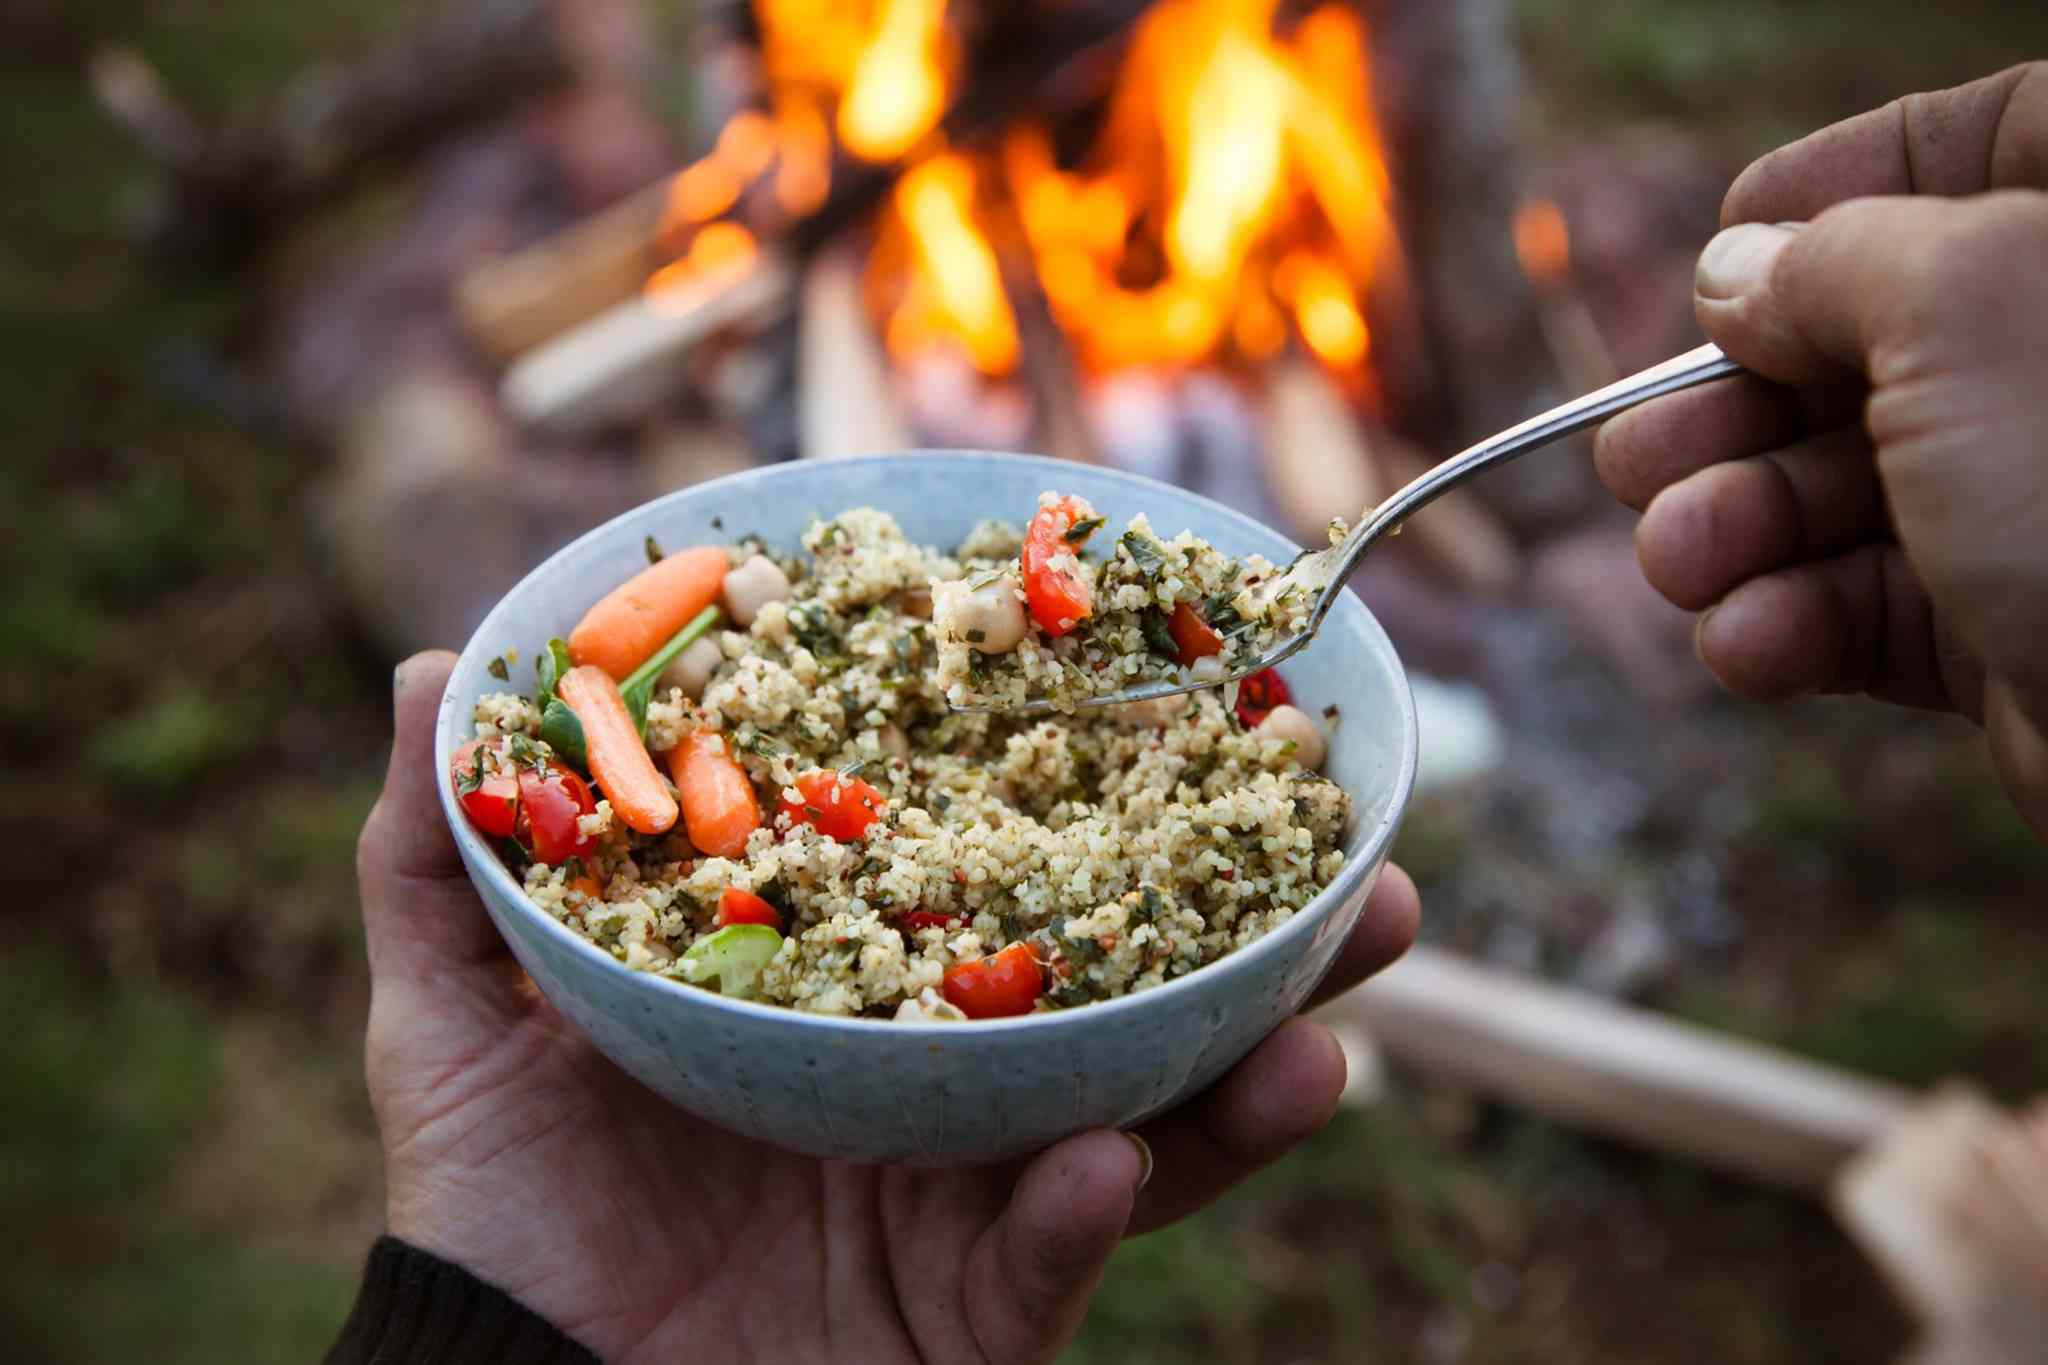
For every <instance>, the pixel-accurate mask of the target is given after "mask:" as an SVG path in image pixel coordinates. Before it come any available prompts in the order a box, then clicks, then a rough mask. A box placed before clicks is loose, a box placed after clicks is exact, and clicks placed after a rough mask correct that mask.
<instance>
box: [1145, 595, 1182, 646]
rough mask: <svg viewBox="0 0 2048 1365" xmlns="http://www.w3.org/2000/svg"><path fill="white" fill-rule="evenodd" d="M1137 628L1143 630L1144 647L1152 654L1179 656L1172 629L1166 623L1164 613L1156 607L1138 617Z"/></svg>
mask: <svg viewBox="0 0 2048 1365" xmlns="http://www.w3.org/2000/svg"><path fill="white" fill-rule="evenodd" d="M1138 628H1139V629H1140V630H1142V631H1144V632H1145V647H1146V648H1147V649H1149V650H1151V651H1152V652H1153V653H1154V654H1158V655H1161V656H1163V657H1165V658H1168V659H1178V658H1179V657H1180V646H1179V645H1178V644H1176V643H1175V642H1174V638H1173V630H1172V628H1171V627H1169V626H1168V625H1167V624H1166V613H1165V612H1163V611H1161V610H1159V609H1158V608H1157V607H1154V608H1152V609H1151V610H1150V611H1147V612H1146V613H1145V614H1144V615H1143V616H1140V617H1139V618H1138Z"/></svg>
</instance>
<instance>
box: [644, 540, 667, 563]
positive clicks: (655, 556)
mask: <svg viewBox="0 0 2048 1365" xmlns="http://www.w3.org/2000/svg"><path fill="white" fill-rule="evenodd" d="M641 548H643V549H645V550H646V551H647V562H648V563H649V564H659V563H661V561H662V560H663V558H665V556H664V555H663V553H662V549H661V543H660V542H659V541H657V540H656V539H655V538H654V537H653V536H649V537H647V542H646V544H645V545H644V546H642V547H641Z"/></svg>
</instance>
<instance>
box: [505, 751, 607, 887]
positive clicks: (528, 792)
mask: <svg viewBox="0 0 2048 1365" xmlns="http://www.w3.org/2000/svg"><path fill="white" fill-rule="evenodd" d="M596 809H597V802H596V801H595V800H593V799H592V798H591V795H590V787H589V785H588V784H587V783H585V782H584V780H583V779H582V778H580V777H578V776H577V775H576V774H575V773H573V772H571V771H570V770H569V769H567V768H565V767H563V766H562V765H561V764H559V763H549V764H548V766H547V767H546V768H544V769H543V768H522V769H520V770H519V824H518V830H517V835H518V837H519V842H520V843H522V844H524V845H526V848H527V850H528V851H529V852H530V853H532V854H533V856H534V860H535V861H536V862H543V863H547V864H549V865H551V866H552V865H555V864H559V863H565V862H567V861H569V859H571V858H583V857H588V856H589V855H590V853H591V851H592V850H593V849H595V848H596V847H597V840H596V839H594V838H592V837H591V836H590V835H588V834H585V833H584V832H583V830H582V827H581V826H579V825H578V824H577V818H578V817H579V816H584V815H588V814H590V813H591V812H592V811H594V810H596Z"/></svg>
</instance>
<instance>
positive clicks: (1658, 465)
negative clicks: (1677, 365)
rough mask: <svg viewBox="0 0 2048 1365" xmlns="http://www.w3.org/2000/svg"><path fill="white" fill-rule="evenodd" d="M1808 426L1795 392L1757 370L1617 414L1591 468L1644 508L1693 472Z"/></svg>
mask: <svg viewBox="0 0 2048 1365" xmlns="http://www.w3.org/2000/svg"><path fill="white" fill-rule="evenodd" d="M1804 429H1805V423H1804V419H1803V417H1802V415H1801V413H1800V410H1799V402H1798V400H1797V398H1795V397H1794V395H1793V391H1792V390H1790V389H1787V388H1785V387H1783V386H1782V385H1778V384H1773V383H1770V382H1769V381H1767V380H1763V379H1759V378H1757V377H1756V376H1755V375H1737V376H1735V377H1734V378H1731V379H1722V380H1718V381H1716V382H1714V383H1712V384H1703V385H1701V386H1700V387H1699V388H1696V389H1687V390H1685V391H1683V392H1680V393H1674V394H1668V395H1666V396H1665V397H1663V398H1659V399H1657V400H1655V401H1654V402H1650V403H1645V404H1643V405H1642V406H1641V407H1638V408H1632V409H1630V410H1629V411H1627V412H1625V413H1623V414H1621V416H1619V417H1616V418H1614V419H1613V420H1612V421H1610V422H1608V423H1607V424H1606V425H1604V426H1602V427H1601V428H1600V433H1599V435H1598V436H1597V437H1595V438H1594V442H1593V468H1594V470H1595V471H1596V472H1597V473H1598V474H1599V475H1600V482H1602V483H1603V484H1605V485H1606V486H1607V491H1608V492H1610V493H1612V494H1613V495H1614V496H1615V497H1616V498H1617V499H1619V500H1620V501H1621V502H1622V503H1623V504H1624V505H1626V506H1629V507H1633V508H1634V509H1635V510H1636V511H1638V512H1640V511H1642V510H1643V509H1644V508H1645V507H1648V506H1649V505H1650V499H1652V498H1654V497H1656V496H1657V494H1659V493H1660V492H1662V491H1663V490H1664V489H1666V488H1668V487H1669V486H1670V485H1672V484H1674V483H1677V482H1678V481H1679V480H1680V479H1683V478H1685V477H1686V476H1687V475H1690V474H1695V473H1698V472H1699V471H1700V470H1702V469H1705V468H1706V467H1707V466H1708V465H1711V464H1718V463H1720V462H1721V461H1722V460H1739V459H1741V458H1743V457H1744V456H1747V455H1754V454H1756V453H1758V452H1759V451H1764V450H1770V449H1773V448H1775V447H1777V446H1781V445H1784V444H1786V443H1787V442H1789V441H1792V440H1794V439H1796V438H1797V437H1798V436H1799V435H1800V434H1801V432H1802V431H1803V430H1804Z"/></svg>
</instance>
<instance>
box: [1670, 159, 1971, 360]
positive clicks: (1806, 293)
mask: <svg viewBox="0 0 2048 1365" xmlns="http://www.w3.org/2000/svg"><path fill="white" fill-rule="evenodd" d="M2002 197H2003V196H1979V197H1976V198H1972V199H1937V198H1931V197H1891V198H1867V199H1852V200H1848V201H1846V202H1844V203H1841V204H1837V205H1835V206H1834V207H1832V208H1830V209H1827V210H1826V211H1824V212H1823V213H1821V214H1820V216H1819V217H1817V218H1815V219H1814V220H1813V221H1812V222H1810V223H1804V224H1801V223H1777V224H1772V223H1743V224H1741V225H1739V226H1736V227H1731V228H1728V229H1726V230H1724V231H1722V232H1721V233H1719V234H1718V235H1717V236H1715V237H1714V239H1713V240H1712V241H1710V242H1708V243H1707V247H1706V250H1705V251H1703V252H1702V253H1701V254H1700V260H1699V268H1698V271H1697V273H1696V275H1695V279H1694V289H1693V307H1694V312H1695V313H1696V314H1697V316H1698V318H1699V323H1700V326H1701V327H1702V328H1703V329H1704V330H1705V331H1706V333H1707V335H1708V337H1710V338H1711V339H1712V340H1713V341H1714V342H1715V343H1716V344H1718V345H1719V346H1720V347H1721V349H1722V350H1724V351H1726V352H1728V354H1729V355H1730V356H1732V357H1734V358H1735V359H1736V360H1738V361H1740V362H1741V363H1742V364H1743V365H1744V366H1746V367H1748V368H1749V369H1751V370H1753V371H1755V372H1756V373H1758V374H1760V375H1762V376H1764V377H1765V378H1766V379H1772V380H1775V381H1777V382H1778V383H1780V384H1812V383H1817V382H1820V381H1823V380H1829V379H1839V378H1840V377H1842V376H1843V375H1844V374H1845V373H1854V374H1858V375H1863V376H1867V377H1868V378H1869V379H1870V380H1871V381H1872V382H1873V383H1874V384H1880V385H1881V384H1882V383H1883V382H1884V381H1885V380H1886V378H1887V377H1888V376H1887V375H1886V374H1885V373H1884V372H1883V371H1884V370H1885V368H1886V366H1887V362H1888V361H1889V362H1895V363H1896V362H1903V363H1907V364H1917V365H1923V366H1924V365H1926V364H1928V363H1930V362H1935V361H1937V359H1938V360H1939V361H1941V362H1945V366H1944V367H1951V368H1952V367H1953V364H1954V362H1955V361H1957V360H1960V359H1961V358H1962V357H1959V356H1954V355H1946V356H1939V357H1937V356H1936V355H1935V354H1933V352H1936V351H1940V350H1943V349H1946V348H1950V347H1956V346H1967V345H1968V344H1970V343H1971V341H1972V340H1973V334H1972V329H1970V328H1965V327H1954V326H1950V325H1947V324H1949V323H1951V322H1956V321H1961V320H1962V314H1963V312H1964V311H1965V310H1964V308H1963V304H1964V302H1965V300H1964V299H1963V298H1961V297H1958V295H1959V294H1971V293H1975V294H1982V293H1983V292H1984V290H1985V289H1986V288H1988V289H1990V290H1991V291H1993V292H1994V293H1995V292H1996V291H1997V290H1998V289H1999V287H2000V283H2001V281H2006V282H2009V272H2010V269H2011V262H2010V260H2006V261H2002V262H2001V261H1997V260H1986V259H1985V258H1984V256H1983V254H1982V252H1981V250H1977V249H1974V248H1975V247H1977V246H1981V242H1980V241H1979V239H1980V238H1981V237H1982V236H1983V235H1984V234H1983V232H1982V231H1981V221H1980V220H1981V219H1982V218H1983V216H1984V214H1985V210H1986V206H1987V205H1989V204H1991V203H1993V202H1994V201H1995V200H1997V199H1999V198H2002Z"/></svg>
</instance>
